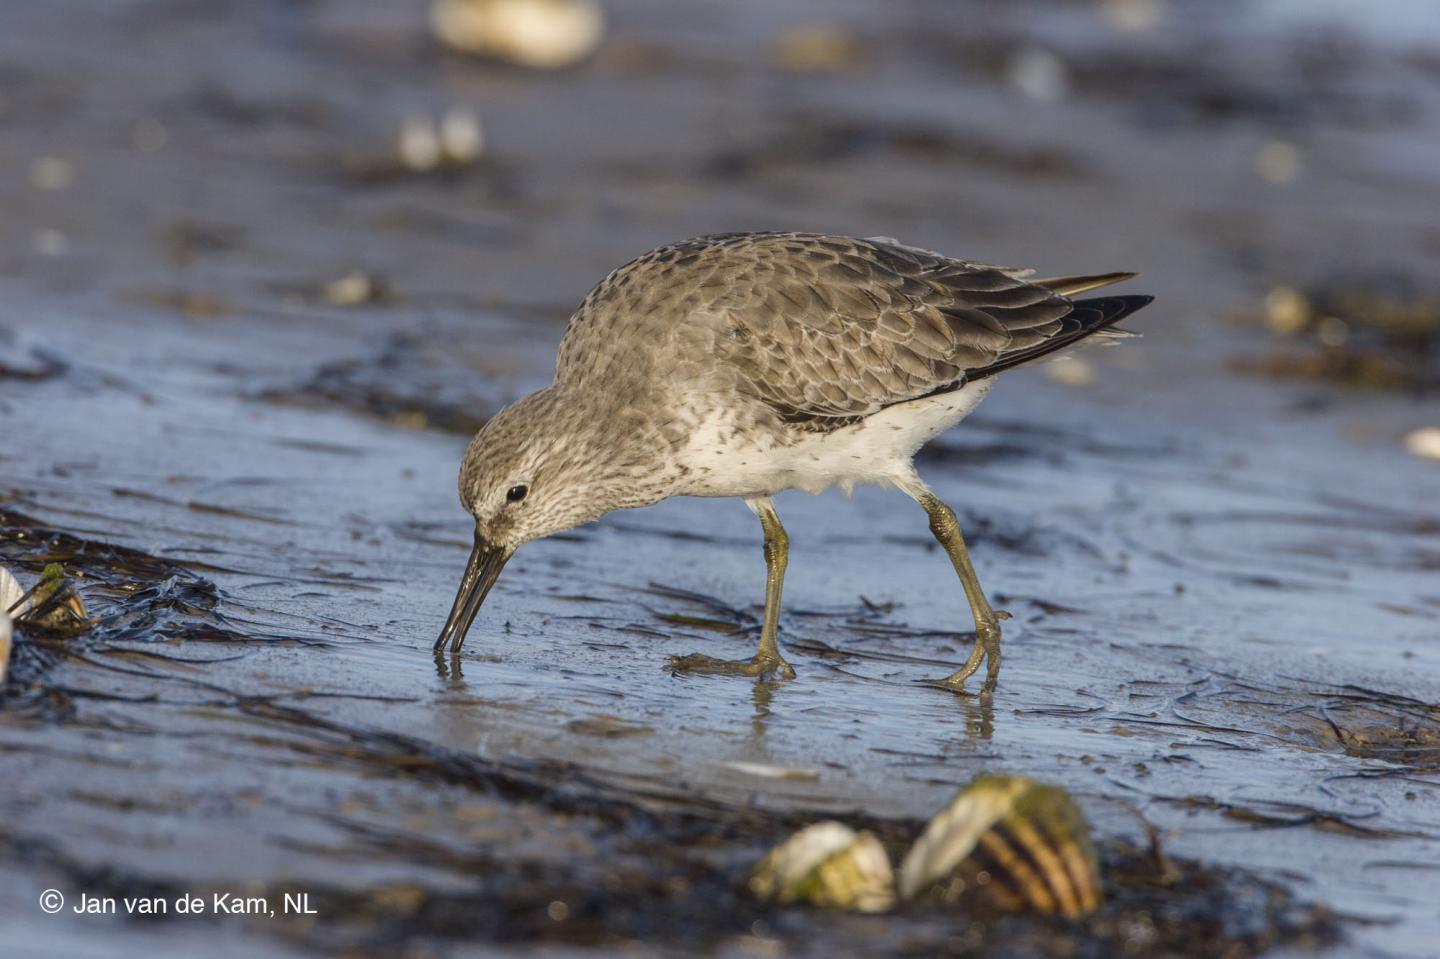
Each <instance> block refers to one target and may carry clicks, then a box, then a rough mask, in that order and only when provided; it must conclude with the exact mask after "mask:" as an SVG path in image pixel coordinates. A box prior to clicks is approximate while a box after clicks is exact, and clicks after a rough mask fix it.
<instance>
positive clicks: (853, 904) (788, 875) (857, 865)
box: [750, 822, 895, 912]
mask: <svg viewBox="0 0 1440 959" xmlns="http://www.w3.org/2000/svg"><path fill="white" fill-rule="evenodd" d="M750 890H751V891H752V892H753V893H755V894H756V895H757V896H759V897H760V898H762V899H772V900H774V901H776V902H780V903H795V902H803V903H808V904H809V905H813V906H827V907H830V908H834V909H846V910H853V911H855V912H884V911H885V910H886V909H889V908H890V907H891V906H892V905H894V903H895V879H894V873H893V872H892V871H891V869H890V857H889V856H888V855H887V854H886V852H885V848H884V847H883V846H881V845H880V840H878V839H876V838H875V836H874V835H873V834H872V833H869V832H858V833H857V832H856V831H855V830H853V829H851V828H850V827H849V826H846V825H845V824H844V823H838V822H819V823H815V824H814V825H812V826H806V827H805V828H804V829H802V830H800V831H799V832H797V833H796V834H795V835H793V836H791V837H790V838H789V839H787V840H785V842H783V843H781V844H780V845H779V846H776V847H775V849H774V850H772V851H771V852H770V854H769V855H767V856H766V857H765V858H764V859H762V860H760V863H759V864H758V865H757V866H756V867H755V871H754V872H753V873H752V874H751V877H750Z"/></svg>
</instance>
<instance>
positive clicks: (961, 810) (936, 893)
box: [900, 775, 1100, 918]
mask: <svg viewBox="0 0 1440 959" xmlns="http://www.w3.org/2000/svg"><path fill="white" fill-rule="evenodd" d="M900 896H901V898H902V899H926V900H932V901H933V900H938V901H941V902H956V901H959V900H962V899H966V900H971V901H978V902H988V903H989V904H990V905H992V906H994V907H996V908H999V909H1003V910H1006V911H1018V910H1022V909H1028V910H1032V911H1034V912H1039V913H1047V914H1059V915H1062V916H1067V917H1071V918H1074V917H1077V916H1083V915H1085V914H1087V913H1090V912H1093V911H1094V910H1095V909H1097V908H1098V907H1099V905H1100V872H1099V865H1098V863H1097V860H1096V856H1095V846H1094V844H1093V843H1092V842H1091V840H1090V833H1089V829H1088V827H1087V826H1086V824H1085V819H1084V817H1083V816H1082V815H1081V814H1080V810H1079V809H1078V808H1077V807H1076V805H1075V803H1074V802H1073V801H1072V800H1071V799H1070V797H1069V796H1068V795H1067V794H1066V793H1065V791H1064V790H1063V789H1060V788H1058V787H1055V786H1042V785H1040V784H1039V783H1036V782H1034V781H1033V780H1030V779H1026V778H1025V777H1023V776H1005V775H985V776H981V777H979V778H977V779H976V780H975V781H974V782H972V783H971V784H970V785H969V786H966V787H965V788H964V789H963V790H961V792H960V794H959V795H958V796H956V797H955V798H954V799H953V800H952V801H951V802H950V805H949V806H947V807H945V809H943V810H941V812H940V813H939V815H937V816H936V817H935V818H934V819H932V820H931V821H930V825H929V826H927V827H926V828H925V833H924V835H922V836H921V837H920V838H919V839H918V840H916V842H915V845H914V846H912V847H911V849H910V852H909V853H908V854H907V855H906V856H905V861H904V862H903V863H901V865H900Z"/></svg>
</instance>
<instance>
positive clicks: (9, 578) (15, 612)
mask: <svg viewBox="0 0 1440 959" xmlns="http://www.w3.org/2000/svg"><path fill="white" fill-rule="evenodd" d="M24 595H25V590H24V589H23V588H22V587H21V586H20V581H19V580H17V579H16V578H15V574H14V573H12V572H10V571H9V570H8V569H6V568H5V567H4V566H0V613H9V614H10V615H11V616H12V617H13V616H19V615H20V614H21V613H23V612H25V610H27V609H29V608H30V601H29V600H26V601H25V605H24V606H21V607H17V608H15V609H11V608H10V607H12V606H14V605H15V604H16V603H18V602H19V601H20V597H21V596H24Z"/></svg>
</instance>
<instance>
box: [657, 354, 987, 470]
mask: <svg viewBox="0 0 1440 959" xmlns="http://www.w3.org/2000/svg"><path fill="white" fill-rule="evenodd" d="M991 383H992V381H991V380H988V379H987V380H981V381H980V382H979V383H972V384H970V385H968V386H965V387H962V388H961V389H958V390H956V391H954V392H953V393H943V394H941V395H939V396H934V397H930V398H929V399H923V400H913V401H911V402H909V403H903V404H901V405H899V406H892V407H890V408H889V409H887V410H882V411H881V412H879V413H876V414H875V415H874V416H871V417H868V418H867V419H864V420H861V421H860V422H859V423H856V424H855V425H853V426H847V427H845V428H843V429H839V430H835V431H834V432H832V433H807V434H804V435H803V438H802V439H800V441H799V442H797V443H794V444H792V445H785V444H782V443H777V442H773V441H769V440H768V439H767V438H761V439H760V441H758V442H752V441H749V440H747V439H745V438H744V437H743V436H737V435H736V434H735V433H733V432H732V431H731V430H730V429H729V428H728V426H727V425H726V424H725V423H724V422H723V421H722V420H719V419H718V418H717V419H716V420H715V421H713V422H709V423H706V424H704V425H702V427H701V428H700V429H699V430H697V431H696V433H695V436H694V437H693V438H692V439H691V442H690V445H689V446H688V447H687V448H686V449H685V450H684V451H683V453H682V458H681V462H682V463H684V464H685V465H686V466H687V467H688V468H689V469H690V473H689V477H690V482H689V483H688V484H687V488H686V490H685V492H686V493H688V494H689V495H691V496H772V495H774V494H775V493H778V492H780V491H781V490H787V489H800V490H805V491H806V492H807V493H818V492H820V491H821V490H824V489H826V488H828V487H830V486H839V487H840V488H841V489H843V490H845V491H846V492H849V491H850V490H851V489H852V488H854V487H855V486H857V485H860V484H870V485H876V486H890V485H894V484H896V483H897V482H899V481H902V480H904V479H906V478H907V477H909V476H910V475H911V472H912V470H911V466H910V461H911V459H912V458H913V457H914V455H915V451H916V450H918V449H920V447H921V446H923V445H925V444H926V443H927V442H929V441H930V440H932V439H934V438H935V437H937V436H939V435H940V434H941V433H943V432H945V431H946V430H948V429H949V428H950V427H952V426H954V425H955V424H956V423H958V422H960V421H961V420H962V419H964V418H965V417H966V415H967V414H969V413H970V411H971V410H973V409H975V407H976V406H978V405H979V403H980V401H981V400H983V399H984V398H985V394H986V393H987V392H989V390H990V384H991Z"/></svg>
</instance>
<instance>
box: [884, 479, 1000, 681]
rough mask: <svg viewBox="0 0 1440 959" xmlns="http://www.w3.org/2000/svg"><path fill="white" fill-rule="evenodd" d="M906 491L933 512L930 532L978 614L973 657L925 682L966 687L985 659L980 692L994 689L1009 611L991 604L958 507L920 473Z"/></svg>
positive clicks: (972, 610) (927, 510) (976, 614)
mask: <svg viewBox="0 0 1440 959" xmlns="http://www.w3.org/2000/svg"><path fill="white" fill-rule="evenodd" d="M905 491H906V492H907V493H909V494H910V495H911V496H913V497H914V498H915V501H916V502H918V503H919V504H920V505H921V506H923V507H924V508H925V512H926V513H928V514H929V515H930V532H931V533H933V534H934V536H935V539H936V540H937V541H939V543H940V545H941V546H943V547H945V552H946V553H947V554H949V556H950V562H951V564H952V565H953V566H954V567H955V573H956V575H958V576H959V577H960V585H961V586H963V587H964V588H965V598H966V600H968V601H969V603H970V614H971V615H972V616H973V617H974V618H975V646H974V648H973V649H971V650H970V658H969V659H967V660H966V661H965V665H964V666H962V667H960V668H959V669H958V670H956V671H955V672H954V673H952V674H951V675H949V676H947V677H945V678H944V679H938V680H927V681H926V682H927V683H928V684H929V685H934V686H942V687H944V688H946V689H949V690H953V691H954V692H960V691H961V690H963V689H964V688H965V680H967V679H969V678H970V677H971V676H973V675H974V674H975V672H976V671H977V670H979V668H980V664H981V663H982V662H984V663H985V664H986V668H985V683H984V685H982V686H981V687H980V692H981V693H982V694H985V693H990V692H993V691H994V689H995V681H996V680H997V679H998V678H999V676H1000V620H1002V619H1009V618H1010V614H1009V613H1007V612H1005V611H1004V610H999V611H996V610H994V609H991V608H990V602H989V600H987V599H986V598H985V591H984V590H982V589H981V588H980V579H979V577H978V576H976V575H975V567H974V566H972V565H971V563H970V553H969V551H968V550H967V549H966V548H965V538H964V536H962V535H961V533H960V521H959V520H957V519H956V518H955V511H954V510H953V509H951V508H950V507H948V506H946V505H945V504H944V503H943V502H941V500H940V498H939V497H938V496H936V495H935V494H934V493H932V492H930V490H929V489H927V488H926V487H925V486H924V484H922V483H920V481H919V478H918V477H917V478H915V480H914V485H913V486H912V487H910V488H906V489H905Z"/></svg>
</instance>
